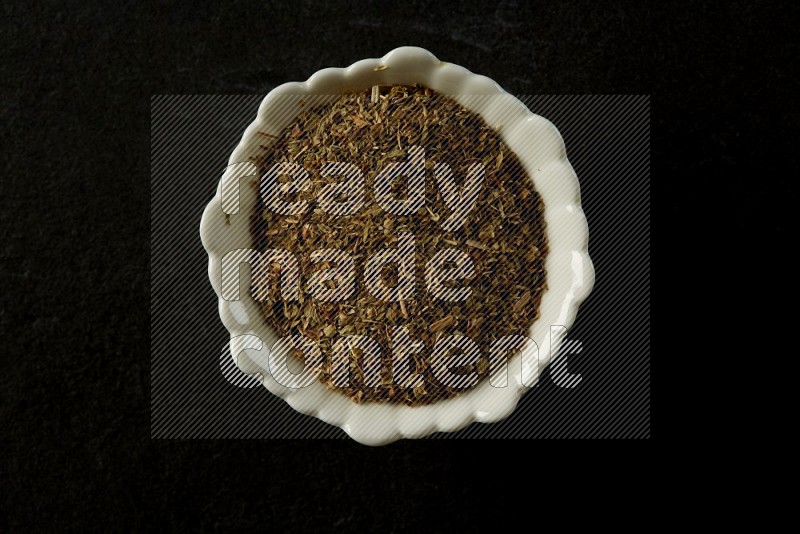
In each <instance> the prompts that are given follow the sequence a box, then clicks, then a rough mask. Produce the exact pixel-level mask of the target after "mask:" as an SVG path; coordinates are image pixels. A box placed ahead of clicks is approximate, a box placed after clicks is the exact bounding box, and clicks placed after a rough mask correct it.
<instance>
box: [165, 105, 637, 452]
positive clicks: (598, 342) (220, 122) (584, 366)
mask: <svg viewBox="0 0 800 534" xmlns="http://www.w3.org/2000/svg"><path fill="white" fill-rule="evenodd" d="M262 98H263V96H262V95H254V96H218V95H210V96H209V95H185V96H169V95H161V96H154V97H153V99H152V111H151V113H152V137H151V147H152V177H151V180H152V181H151V187H152V191H151V224H150V229H151V232H152V237H151V241H150V243H151V256H150V259H151V274H152V278H151V288H152V298H151V306H152V312H151V313H152V314H151V338H152V346H151V351H152V368H151V377H152V397H151V406H152V410H153V411H152V435H153V437H157V438H189V437H203V438H206V437H215V438H216V437H224V438H308V437H318V438H338V437H346V435H345V433H344V432H343V431H342V430H340V429H338V428H336V427H332V426H330V425H327V424H325V423H323V422H321V421H319V420H317V419H315V418H312V417H309V416H305V415H301V414H299V413H297V412H295V411H294V410H292V409H291V408H290V407H289V405H288V404H286V403H285V402H284V401H282V400H281V399H279V398H277V397H275V396H273V395H272V394H271V393H269V392H268V391H267V390H266V389H264V388H263V387H258V388H253V389H244V388H240V387H236V386H234V385H232V384H230V383H229V382H228V381H227V380H226V379H225V378H224V376H223V374H222V372H221V370H220V350H221V349H223V348H224V347H225V345H226V343H227V340H228V337H229V336H228V333H227V331H226V330H225V328H224V327H223V325H222V323H221V321H220V320H219V316H218V314H217V297H216V295H215V294H214V292H213V290H212V288H211V285H210V283H209V281H208V274H207V265H208V264H207V261H208V258H207V256H206V253H205V251H204V250H203V248H202V245H201V243H200V239H199V234H198V226H199V221H200V217H201V214H202V212H203V209H204V208H205V205H206V204H207V203H208V201H209V199H210V197H211V196H213V194H214V192H215V191H216V187H217V183H218V181H219V177H220V176H221V174H222V171H223V169H224V168H225V166H226V165H227V163H228V158H229V157H230V154H231V152H232V151H233V148H234V147H235V146H236V145H237V144H238V142H239V139H240V138H241V135H242V132H243V131H244V129H245V128H246V127H247V125H249V123H250V122H252V120H253V119H254V118H255V114H256V111H257V109H258V105H259V103H260V101H261V100H262ZM520 99H521V100H522V101H523V102H524V103H525V104H526V105H527V106H528V107H529V108H530V109H531V110H533V111H534V112H536V113H538V114H540V115H542V116H544V117H546V118H548V119H549V120H551V121H552V122H554V123H555V124H556V126H557V127H558V128H559V129H560V132H561V134H562V136H563V137H564V139H565V142H566V146H567V154H568V157H569V159H570V162H571V163H572V165H573V166H574V168H575V170H576V172H577V174H578V177H579V179H580V182H581V190H582V195H583V205H584V209H585V211H586V215H587V218H588V221H589V229H590V250H589V252H590V254H591V257H592V259H593V261H594V264H595V270H596V277H597V282H596V285H595V289H594V292H593V294H592V295H591V296H590V298H589V300H588V301H587V302H586V303H585V304H584V305H583V306H582V307H581V310H580V312H579V316H578V321H577V323H576V325H575V327H574V328H573V330H572V332H571V338H572V339H575V340H579V341H581V342H582V350H581V352H580V353H578V354H570V355H568V362H567V367H568V370H569V372H570V373H576V374H580V375H582V380H581V382H580V383H578V384H577V385H576V386H575V387H574V388H563V387H558V386H556V385H555V384H554V382H553V381H552V380H550V379H549V371H550V370H549V369H548V371H546V372H545V375H544V380H543V381H542V383H541V384H540V385H539V386H537V387H536V388H534V389H533V390H531V391H529V392H528V393H526V394H525V395H524V396H523V398H522V400H521V401H520V404H519V406H518V408H517V410H516V411H515V412H514V414H513V415H512V416H511V417H509V418H508V419H506V420H504V421H503V422H500V423H496V424H490V425H487V424H473V425H470V426H469V427H467V428H465V429H463V430H461V431H459V432H454V433H442V434H437V435H434V436H433V437H434V438H448V439H452V438H465V437H470V438H476V437H481V438H512V437H513V438H536V437H561V438H564V437H583V438H600V437H604V438H609V437H614V438H645V437H649V435H650V129H649V127H650V109H649V98H648V97H646V96H625V95H621V96H620V95H617V96H614V95H611V96H523V97H520ZM229 361H230V356H229V355H227V357H226V362H229Z"/></svg>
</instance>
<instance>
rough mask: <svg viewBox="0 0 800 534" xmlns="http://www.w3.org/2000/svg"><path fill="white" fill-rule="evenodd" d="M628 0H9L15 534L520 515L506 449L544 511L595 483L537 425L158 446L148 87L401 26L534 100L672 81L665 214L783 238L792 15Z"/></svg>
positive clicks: (6, 82)
mask: <svg viewBox="0 0 800 534" xmlns="http://www.w3.org/2000/svg"><path fill="white" fill-rule="evenodd" d="M632 4H633V5H634V6H635V7H633V8H628V7H627V6H625V4H622V3H619V2H611V3H603V4H600V3H597V2H579V3H575V2H568V3H563V4H561V3H559V4H557V5H556V4H554V3H552V2H534V3H527V2H521V1H520V2H502V3H500V4H498V5H494V4H492V3H489V2H459V3H452V4H451V5H447V6H445V5H444V4H443V3H436V4H434V5H433V6H429V5H428V4H427V3H425V2H420V1H414V0H407V1H404V2H398V3H396V5H394V6H381V7H370V6H368V5H366V3H358V4H354V5H353V7H351V8H346V9H342V10H337V9H334V8H333V7H331V5H330V4H327V3H325V4H323V3H320V5H313V6H311V5H308V4H305V3H302V2H299V3H294V2H293V3H286V4H279V3H274V4H272V5H270V4H268V3H259V4H255V5H254V4H249V3H248V4H245V3H242V2H228V3H225V4H224V5H220V6H217V7H213V8H212V9H211V10H207V11H202V10H200V9H198V8H197V7H196V6H195V5H193V4H188V3H187V4H186V7H185V8H184V9H181V10H178V11H171V12H167V10H165V9H163V8H160V7H154V6H149V5H146V4H144V3H136V2H119V3H115V4H114V5H113V6H112V7H109V8H107V9H103V10H101V9H99V8H98V7H97V6H92V5H90V4H87V3H82V4H80V5H78V4H75V5H73V6H71V7H69V8H66V7H64V6H63V5H62V4H61V3H58V4H56V3H52V4H50V5H27V4H22V3H17V4H13V3H5V4H4V5H3V6H2V14H3V18H2V21H1V23H2V27H3V31H2V39H3V46H2V47H0V59H2V63H0V64H2V66H3V74H4V76H3V77H2V81H0V87H2V90H3V94H4V103H3V104H4V105H3V107H2V116H1V118H2V122H3V129H2V134H1V135H2V142H3V150H4V174H3V177H2V180H3V182H2V183H3V186H4V193H5V197H4V198H5V201H6V207H7V208H10V209H5V210H2V211H0V228H2V235H3V241H2V247H1V248H0V268H2V273H3V279H4V281H5V288H4V291H3V292H2V294H1V296H0V299H2V308H1V309H2V312H1V314H0V326H1V327H2V334H3V338H4V345H5V347H4V348H5V350H4V351H3V359H2V361H3V369H2V373H0V390H1V391H2V393H1V394H0V395H1V397H0V398H1V399H2V401H1V402H2V403H1V404H0V424H2V478H1V479H0V480H1V483H2V489H1V491H0V493H1V494H2V495H1V496H0V499H2V515H0V521H1V522H2V523H0V528H3V530H20V529H22V528H23V527H38V529H39V530H50V531H51V530H54V529H56V528H63V529H66V528H71V529H72V530H81V529H83V530H88V529H91V530H100V529H102V528H104V527H110V526H116V527H117V528H118V529H120V528H124V529H125V530H129V529H132V530H141V529H142V527H144V526H147V525H158V526H160V527H161V528H164V529H167V530H180V529H182V528H184V529H185V528H186V527H189V526H196V525H204V526H205V527H206V528H213V527H215V526H229V527H232V526H245V527H246V526H251V527H257V526H264V525H266V524H274V523H289V522H293V523H294V525H295V526H296V527H298V528H305V529H311V528H323V527H330V526H337V527H345V528H350V529H353V528H354V527H355V526H357V525H363V524H366V525H370V526H371V527H372V528H371V530H374V529H375V528H377V526H378V524H379V522H380V523H384V524H385V523H386V522H387V519H386V518H389V519H388V524H389V526H390V527H392V526H393V527H394V529H395V530H397V529H399V528H401V527H410V528H414V527H417V528H420V527H422V526H423V521H427V518H428V515H433V514H432V512H435V511H437V512H441V511H444V513H445V514H446V519H447V521H448V526H449V527H451V528H458V527H460V526H465V525H466V526H470V525H473V526H474V523H472V519H473V518H474V517H475V516H476V515H481V514H483V515H485V514H486V513H487V511H488V510H492V509H493V507H495V506H498V505H499V506H500V507H501V508H502V509H505V510H507V509H508V507H506V506H504V505H506V504H507V503H508V501H509V499H510V496H509V495H508V494H507V492H503V491H500V490H498V489H497V488H498V487H499V486H498V485H497V484H494V483H493V481H494V480H496V479H497V478H498V477H499V475H498V472H499V471H504V470H502V469H499V470H498V469H496V464H495V463H494V462H493V461H492V458H494V457H496V455H502V457H503V458H509V457H511V458H513V457H514V456H513V455H514V454H518V458H519V464H518V465H519V467H518V469H517V470H516V471H515V472H513V473H512V474H513V476H517V477H519V478H522V479H524V480H527V481H529V482H530V484H531V486H530V487H531V493H530V499H529V501H528V503H527V504H526V505H524V506H522V507H517V508H516V510H517V511H518V513H520V514H523V515H524V516H525V517H529V514H526V512H529V511H533V508H532V507H531V506H530V505H531V503H532V502H533V495H543V494H544V491H543V484H542V480H543V479H542V477H540V476H538V475H540V474H541V472H542V469H543V468H542V467H538V466H537V464H551V465H552V464H554V463H555V464H557V465H558V467H559V468H561V467H564V466H565V465H576V464H577V465H580V466H581V467H582V469H584V472H583V473H582V474H583V475H584V477H583V478H582V479H576V480H575V482H576V484H575V485H578V484H581V483H586V478H590V477H591V470H590V469H589V466H590V465H591V464H592V462H591V461H588V460H587V458H585V456H584V457H580V458H579V457H578V456H577V455H576V456H575V457H574V458H572V459H570V460H569V461H566V462H552V461H551V460H550V458H552V452H551V451H547V452H545V451H544V449H547V448H548V447H547V446H546V445H544V444H537V445H536V446H535V447H533V446H528V445H527V444H528V443H530V442H523V443H524V444H525V448H524V450H523V449H522V448H521V447H512V446H511V444H509V443H508V442H488V441H481V442H460V443H456V442H444V441H442V442H435V441H430V442H422V443H398V444H395V445H392V446H390V447H387V448H383V449H377V450H372V449H366V448H363V447H361V446H359V445H357V444H354V443H350V442H347V441H343V442H276V441H270V442H197V441H189V442H171V441H151V440H150V438H149V407H148V396H149V384H148V380H149V378H148V373H149V317H148V310H149V296H148V295H149V288H148V277H149V273H148V224H149V223H148V193H149V191H148V190H149V188H148V184H149V180H148V177H149V138H148V134H149V99H150V95H152V94H175V93H215V92H219V93H252V92H263V91H266V90H268V89H270V88H271V87H273V86H274V85H277V84H279V83H281V82H284V81H286V80H298V79H303V78H305V77H306V76H307V75H308V73H309V72H313V71H314V70H316V69H318V68H319V67H321V66H326V65H337V66H341V65H347V64H349V63H351V62H352V61H354V60H356V59H360V58H362V57H369V56H375V55H380V54H383V53H385V52H386V51H388V50H390V49H392V48H394V47H396V46H399V45H406V44H414V45H418V46H422V47H426V48H428V49H430V50H432V51H434V52H435V53H436V54H438V55H439V56H440V57H442V58H446V59H449V60H451V61H454V62H456V63H459V64H463V65H467V66H469V67H470V68H471V69H473V70H475V71H477V72H481V73H484V74H486V75H488V76H490V77H492V78H494V79H496V80H499V81H501V83H502V84H503V85H504V87H505V88H506V89H507V90H509V91H510V92H512V93H516V94H569V93H590V94H598V93H642V94H652V95H653V100H652V103H653V130H654V135H653V140H652V142H653V168H654V173H653V176H654V180H655V181H657V182H659V183H662V184H664V185H662V186H660V187H659V188H657V190H660V191H661V192H663V196H664V197H665V198H666V199H667V200H666V203H667V204H666V207H667V209H666V211H665V213H666V214H667V215H668V216H669V217H670V219H671V220H672V221H679V222H682V221H684V220H686V219H687V218H688V217H691V216H693V215H694V214H696V213H697V212H698V211H700V210H701V209H705V208H706V206H707V200H706V199H707V198H708V197H709V194H710V193H714V194H716V193H717V191H719V190H723V191H724V193H725V194H726V198H725V200H731V201H732V202H731V204H730V205H733V206H736V207H737V208H740V209H736V210H735V211H734V212H733V213H731V214H730V218H729V219H728V222H727V224H724V227H725V228H724V229H725V230H727V229H731V228H732V229H734V230H736V231H737V240H738V243H739V245H740V250H741V246H742V243H745V246H746V244H748V243H752V242H753V239H754V238H756V237H763V235H764V234H766V235H768V236H777V237H781V236H782V235H785V234H786V232H787V229H786V226H785V219H786V218H787V217H788V213H790V212H791V211H790V210H793V208H794V201H795V200H796V187H795V186H794V185H793V182H792V181H791V179H790V177H792V176H795V175H796V174H797V158H796V156H794V154H795V152H794V150H793V149H792V148H791V144H790V143H793V142H794V139H796V137H797V133H798V131H797V130H798V128H797V119H796V116H797V113H796V112H797V100H796V99H795V98H794V94H795V93H796V89H797V87H796V85H797V79H798V77H797V76H796V64H797V63H796V55H797V52H798V47H797V40H796V39H795V38H794V37H793V33H794V22H793V17H792V15H796V8H795V7H786V6H781V5H779V4H770V3H766V2H749V1H748V2H744V1H737V2H728V3H725V4H724V5H722V6H720V7H703V6H701V5H698V4H697V3H686V5H684V6H675V5H674V4H672V3H670V4H666V3H665V4H663V5H662V6H659V7H654V8H650V7H647V4H645V3H641V2H636V3H632ZM776 132H777V134H776ZM787 155H788V156H787ZM787 158H788V159H787ZM741 169H744V171H742V170H741ZM754 175H755V176H754ZM686 188H690V189H691V190H692V191H693V193H694V194H693V195H686V194H682V192H683V191H685V190H686ZM776 194H779V195H780V197H781V201H780V203H779V204H777V206H778V208H777V209H775V210H771V211H770V217H769V218H768V219H767V222H768V224H767V227H766V228H764V229H763V231H761V230H759V231H754V230H751V229H749V225H748V221H750V220H751V215H750V213H749V211H748V210H749V209H751V208H758V207H760V206H762V205H764V204H766V203H771V202H774V200H773V199H774V197H775V196H776ZM656 196H658V193H657V195H656ZM687 197H688V198H687ZM712 228H716V227H712ZM674 235H675V234H674V233H673V236H674ZM679 237H680V236H676V237H675V239H676V240H677V239H678V238H679ZM34 254H35V255H34ZM658 256H659V257H662V258H663V257H664V256H663V254H659V255H658ZM659 331H660V332H662V334H663V332H664V331H665V328H664V327H662V328H661V329H660V330H659ZM656 354H662V355H666V356H667V357H668V358H669V355H668V354H666V353H665V352H664V351H661V352H659V351H656ZM669 359H670V361H673V360H672V358H669ZM661 368H662V369H665V368H666V366H662V367H661ZM682 385H686V383H683V384H682ZM467 447H468V448H467ZM545 457H547V458H548V459H547V460H545ZM475 458H479V459H481V460H483V461H484V462H485V463H484V464H483V465H484V469H480V470H478V472H477V473H473V472H472V471H471V470H470V469H468V468H465V466H467V465H469V463H471V462H472V461H474V460H475ZM638 468H639V469H640V470H642V471H646V470H647V468H646V464H644V465H639V466H638ZM509 471H510V469H509V470H508V471H504V472H509ZM587 471H588V477H587V476H586V475H587ZM365 473H366V474H367V475H366V476H365ZM549 480H555V479H553V478H551V479H549ZM615 482H619V479H618V478H616V479H615ZM537 483H538V485H536V484H537ZM255 488H257V490H256V489H255ZM534 492H535V493H534ZM553 493H554V492H553ZM182 500H183V501H190V502H191V503H192V504H193V506H192V507H191V508H184V507H183V506H182V505H179V504H178V503H179V502H180V501H182ZM537 503H538V504H540V505H543V504H544V503H545V499H541V498H540V499H537ZM215 505H218V510H215ZM463 510H467V511H471V512H472V513H465V512H463ZM513 511H514V510H513V509H512V510H511V512H513ZM531 515H532V514H531Z"/></svg>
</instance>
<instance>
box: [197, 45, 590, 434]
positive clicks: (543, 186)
mask: <svg viewBox="0 0 800 534" xmlns="http://www.w3.org/2000/svg"><path fill="white" fill-rule="evenodd" d="M411 83H420V84H422V85H425V86H428V87H430V88H432V89H434V90H436V91H439V92H441V93H444V94H447V95H448V96H451V97H452V98H455V99H456V100H458V101H459V102H460V103H461V104H463V105H464V106H465V107H467V108H469V109H471V110H472V111H475V112H477V113H479V114H480V115H481V116H483V117H484V119H485V120H486V121H487V123H489V124H490V125H492V126H494V127H496V128H497V129H498V130H499V132H500V135H501V137H502V138H503V140H504V142H505V143H506V145H507V146H508V147H509V148H510V149H511V150H512V151H513V152H514V153H515V154H516V155H517V156H518V158H519V159H520V161H521V162H522V163H523V165H524V166H525V168H526V171H527V172H528V175H529V176H530V178H531V179H532V181H533V182H534V186H535V188H536V189H537V191H538V192H539V194H540V195H541V196H542V200H543V202H544V205H545V221H546V224H547V236H548V246H549V253H548V256H547V259H546V261H545V269H546V272H547V284H548V289H547V291H545V292H544V294H543V297H542V301H541V305H540V318H539V319H538V320H537V321H536V322H534V324H533V325H532V326H531V329H530V332H529V337H530V338H531V339H533V340H534V341H535V342H536V343H537V345H538V348H539V352H538V363H539V365H538V366H535V368H534V367H532V366H530V365H527V366H526V364H525V363H524V362H525V361H527V360H525V359H524V358H523V356H524V355H517V356H515V357H514V358H513V359H512V360H511V361H510V362H509V365H508V386H507V387H505V388H495V387H492V386H491V385H490V384H489V381H488V380H483V381H482V382H481V383H480V384H479V385H478V386H477V387H475V388H474V389H473V390H470V391H469V392H465V393H464V394H462V395H460V396H457V397H454V398H451V399H448V400H445V401H440V402H437V403H434V404H431V405H427V406H419V407H409V406H405V405H389V404H379V403H365V404H355V403H353V402H352V401H350V400H349V399H348V398H347V397H346V396H344V395H341V394H340V393H337V392H335V391H331V390H329V389H327V388H326V387H325V386H324V385H323V384H321V383H319V382H318V381H315V382H314V383H313V384H311V385H310V386H308V387H306V388H301V389H292V388H287V387H284V386H282V385H280V384H278V383H277V382H276V381H275V380H274V379H273V378H272V377H271V375H270V374H269V370H268V365H267V364H266V363H265V360H264V355H265V353H266V352H268V351H259V350H255V349H256V348H254V347H253V346H252V345H248V344H247V343H246V342H245V340H246V339H247V338H246V335H255V336H258V338H260V339H262V340H265V343H264V345H265V346H266V347H269V346H271V343H273V342H274V341H275V340H276V336H275V334H274V332H272V331H271V330H270V329H269V328H268V327H267V326H266V323H265V321H263V318H262V317H261V316H260V314H259V313H258V305H257V304H256V303H255V302H254V301H253V300H252V298H251V297H250V296H249V294H248V293H249V292H247V291H242V292H241V293H242V295H241V299H240V300H238V301H227V300H224V299H223V298H222V296H221V276H222V275H221V259H222V256H223V255H224V254H225V253H226V252H228V251H230V250H233V249H235V248H245V249H246V248H250V246H251V245H250V243H251V237H250V233H249V217H237V216H235V215H234V216H231V217H230V219H229V220H227V221H226V219H225V216H224V214H223V211H222V208H221V206H222V204H221V190H222V185H223V183H226V181H229V180H237V181H239V184H240V185H239V202H240V205H241V206H242V209H241V210H240V212H239V213H240V214H242V213H245V214H247V213H251V211H252V209H253V208H254V207H255V202H256V201H257V195H256V192H255V191H256V190H257V182H258V176H250V177H249V178H248V177H245V178H244V179H243V178H242V177H241V176H239V175H236V174H235V172H234V168H235V164H236V163H239V162H243V161H247V158H248V157H249V156H250V155H251V154H253V153H254V151H255V150H256V147H257V146H258V143H263V142H264V140H263V138H260V139H259V138H258V132H259V131H280V130H282V129H283V127H285V126H286V124H288V122H287V121H288V120H290V119H291V118H293V117H294V116H296V114H297V112H298V111H299V110H300V108H299V107H297V108H293V109H289V110H287V105H285V103H281V102H282V97H284V96H291V97H293V98H295V101H296V100H297V98H296V97H297V96H298V95H325V94H329V95H335V94H340V93H341V92H344V91H352V90H359V89H367V88H369V87H370V86H372V85H378V84H380V85H393V84H411ZM476 95H481V96H482V98H476ZM487 97H488V98H487ZM283 102H285V101H283ZM248 182H249V183H250V184H251V185H253V187H246V184H247V183H248ZM200 234H201V239H202V242H203V246H204V247H205V249H206V251H207V252H208V256H209V267H208V271H209V279H210V281H211V284H212V286H213V288H214V291H215V292H216V293H217V296H218V298H219V314H220V318H221V319H222V322H223V323H224V324H225V326H226V328H227V329H228V331H229V332H230V334H231V354H233V355H234V359H235V360H236V362H237V365H238V366H239V367H240V369H241V370H242V371H244V372H247V373H251V374H256V373H257V374H258V375H260V377H261V379H262V383H263V385H264V386H265V387H267V389H269V390H270V391H271V392H272V393H273V394H276V395H278V396H280V397H281V398H283V399H284V400H285V401H286V402H288V403H289V405H291V406H292V407H293V408H294V409H295V410H297V411H299V412H301V413H304V414H308V415H312V416H315V417H318V418H319V419H321V420H323V421H325V422H327V423H329V424H332V425H336V426H338V427H340V428H342V429H343V430H344V431H345V432H346V433H347V434H348V435H350V436H351V437H352V438H353V439H355V440H357V441H359V442H361V443H364V444H367V445H382V444H386V443H389V442H392V441H395V440H397V439H401V438H420V437H424V436H427V435H428V434H431V433H433V432H437V431H447V432H450V431H454V430H458V429H461V428H463V427H465V426H466V425H468V424H470V423H472V422H476V421H477V422H484V423H488V422H496V421H499V420H501V419H504V418H505V417H507V416H508V415H510V414H511V413H512V412H513V411H514V409H515V408H516V405H517V403H518V401H519V398H520V396H521V395H522V394H523V393H524V392H525V391H527V390H528V389H530V386H532V385H533V383H535V381H536V379H537V377H538V372H539V371H540V370H541V369H542V368H544V367H545V366H546V365H547V364H548V363H549V362H550V359H551V358H550V357H551V354H552V353H553V352H554V351H555V350H557V347H558V345H557V341H555V340H554V342H553V344H552V346H551V345H550V343H549V340H550V335H549V325H561V326H564V327H566V328H570V327H571V326H572V324H573V322H574V320H575V316H576V314H577V311H578V307H579V305H580V303H581V302H582V301H583V300H584V299H585V298H586V297H587V296H588V295H589V293H590V292H591V290H592V287H593V285H594V267H593V265H592V262H591V259H590V258H589V254H588V241H589V230H588V225H587V222H586V217H585V216H584V213H583V210H582V209H581V203H580V186H579V183H578V178H577V176H576V175H575V172H574V170H573V169H572V166H571V165H570V164H569V161H568V160H567V157H566V150H565V147H564V142H563V139H562V138H561V135H560V134H559V133H558V130H556V128H555V126H553V125H552V124H551V123H550V122H549V121H547V120H546V119H544V118H542V117H540V116H538V115H535V114H534V113H532V112H531V111H530V110H528V108H527V107H525V105H524V104H522V103H521V102H520V101H519V100H517V99H516V98H515V97H514V96H512V95H510V94H508V93H507V92H506V91H504V90H503V89H502V88H501V87H500V86H499V85H498V84H497V83H495V82H494V81H492V80H491V79H489V78H487V77H485V76H481V75H477V74H473V73H472V72H470V71H468V70H467V69H465V68H463V67H460V66H458V65H455V64H452V63H447V62H443V61H440V60H439V59H437V58H436V57H435V56H434V55H433V54H431V53H430V52H428V51H427V50H425V49H422V48H417V47H401V48H397V49H395V50H392V51H391V52H389V53H388V54H386V55H385V56H383V57H382V58H373V59H364V60H361V61H358V62H356V63H354V64H352V65H350V66H349V67H347V68H326V69H322V70H320V71H318V72H316V73H315V74H313V75H312V76H311V77H310V78H309V79H308V80H307V81H305V82H289V83H285V84H283V85H281V86H279V87H277V88H275V89H274V90H272V91H271V92H270V93H269V94H267V96H266V97H265V98H264V100H263V101H262V103H261V105H260V106H259V110H258V115H257V118H256V119H255V120H254V121H253V123H252V124H250V126H248V128H247V129H246V130H245V132H244V134H243V135H242V139H241V141H240V143H239V144H238V146H237V147H236V149H235V150H234V151H233V153H232V155H231V158H230V161H229V164H228V167H227V169H226V170H225V172H224V173H223V176H222V178H221V180H220V182H219V185H218V187H217V191H216V195H215V197H214V198H213V199H212V200H211V202H209V204H208V206H207V207H206V209H205V211H204V213H203V218H202V221H201V225H200ZM245 271H246V270H243V272H242V274H241V275H240V284H241V287H249V273H246V272H245ZM544 328H547V333H545V330H544ZM236 355H238V357H237V356H236Z"/></svg>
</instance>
